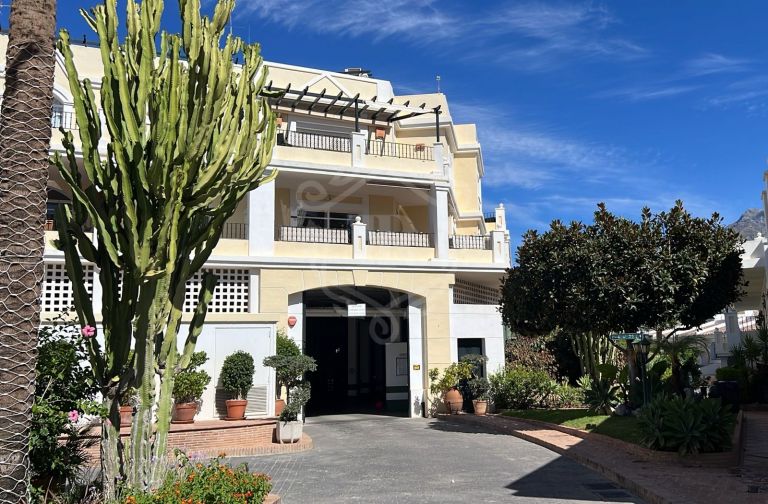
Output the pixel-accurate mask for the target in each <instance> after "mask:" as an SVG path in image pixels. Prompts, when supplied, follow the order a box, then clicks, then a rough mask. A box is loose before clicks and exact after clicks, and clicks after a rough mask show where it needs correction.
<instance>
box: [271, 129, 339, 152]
mask: <svg viewBox="0 0 768 504" xmlns="http://www.w3.org/2000/svg"><path fill="white" fill-rule="evenodd" d="M277 145H281V146H285V147H299V148H303V149H314V150H323V151H332V152H352V142H351V140H350V138H349V137H348V136H346V137H344V136H335V135H328V134H325V133H314V132H304V131H287V132H285V133H278V134H277Z"/></svg>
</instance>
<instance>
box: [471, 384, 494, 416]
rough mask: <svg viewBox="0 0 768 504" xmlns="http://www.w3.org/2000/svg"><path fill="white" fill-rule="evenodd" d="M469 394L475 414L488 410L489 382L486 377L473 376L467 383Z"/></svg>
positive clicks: (481, 414) (481, 413) (480, 414)
mask: <svg viewBox="0 0 768 504" xmlns="http://www.w3.org/2000/svg"><path fill="white" fill-rule="evenodd" d="M467 388H468V389H469V392H470V396H471V397H472V407H473V408H474V411H475V415H478V416H483V415H485V414H486V413H487V412H488V396H489V390H490V384H489V383H488V379H487V378H480V377H475V378H472V379H471V380H469V382H468V383H467Z"/></svg>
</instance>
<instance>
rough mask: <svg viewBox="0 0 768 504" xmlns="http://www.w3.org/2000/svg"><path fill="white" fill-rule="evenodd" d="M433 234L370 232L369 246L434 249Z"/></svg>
mask: <svg viewBox="0 0 768 504" xmlns="http://www.w3.org/2000/svg"><path fill="white" fill-rule="evenodd" d="M432 243H433V242H432V234H431V233H396V232H394V231H368V245H383V246H387V247H432V246H433V244H432Z"/></svg>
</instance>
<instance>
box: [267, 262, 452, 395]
mask: <svg viewBox="0 0 768 504" xmlns="http://www.w3.org/2000/svg"><path fill="white" fill-rule="evenodd" d="M454 282H455V277H454V275H453V274H452V273H414V272H402V273H399V272H382V271H368V270H353V271H333V270H330V271H326V270H320V271H318V270H314V271H312V270H285V269H262V270H261V278H260V292H259V299H260V300H261V303H260V310H259V311H260V313H261V314H262V315H263V316H264V317H266V318H269V319H275V320H277V321H278V323H279V324H280V325H284V324H285V322H284V321H285V320H286V319H287V316H288V296H289V295H290V294H294V293H299V292H303V291H306V290H310V289H318V288H322V287H336V286H342V285H351V286H357V287H364V286H368V287H382V288H386V289H393V290H397V291H401V292H407V293H409V294H415V295H417V296H421V297H422V298H423V299H424V302H425V304H424V346H425V348H426V357H427V359H426V362H425V366H424V367H425V369H424V380H425V387H426V386H427V383H426V371H427V370H428V369H430V368H433V367H437V368H444V367H446V366H448V365H449V364H450V363H451V340H450V320H449V315H450V297H449V296H450V289H449V286H450V285H451V284H453V283H454Z"/></svg>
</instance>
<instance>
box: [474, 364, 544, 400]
mask: <svg viewBox="0 0 768 504" xmlns="http://www.w3.org/2000/svg"><path fill="white" fill-rule="evenodd" d="M489 381H490V385H491V389H490V395H491V399H492V401H493V403H494V405H495V406H496V408H497V409H529V408H534V407H543V406H545V405H546V404H547V401H548V399H549V397H550V395H551V394H552V391H553V389H552V379H551V378H550V377H549V374H548V373H547V372H546V371H543V370H539V369H528V368H525V367H520V366H518V367H513V368H506V369H504V370H503V371H500V372H499V373H496V374H493V375H491V377H490V379H489Z"/></svg>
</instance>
